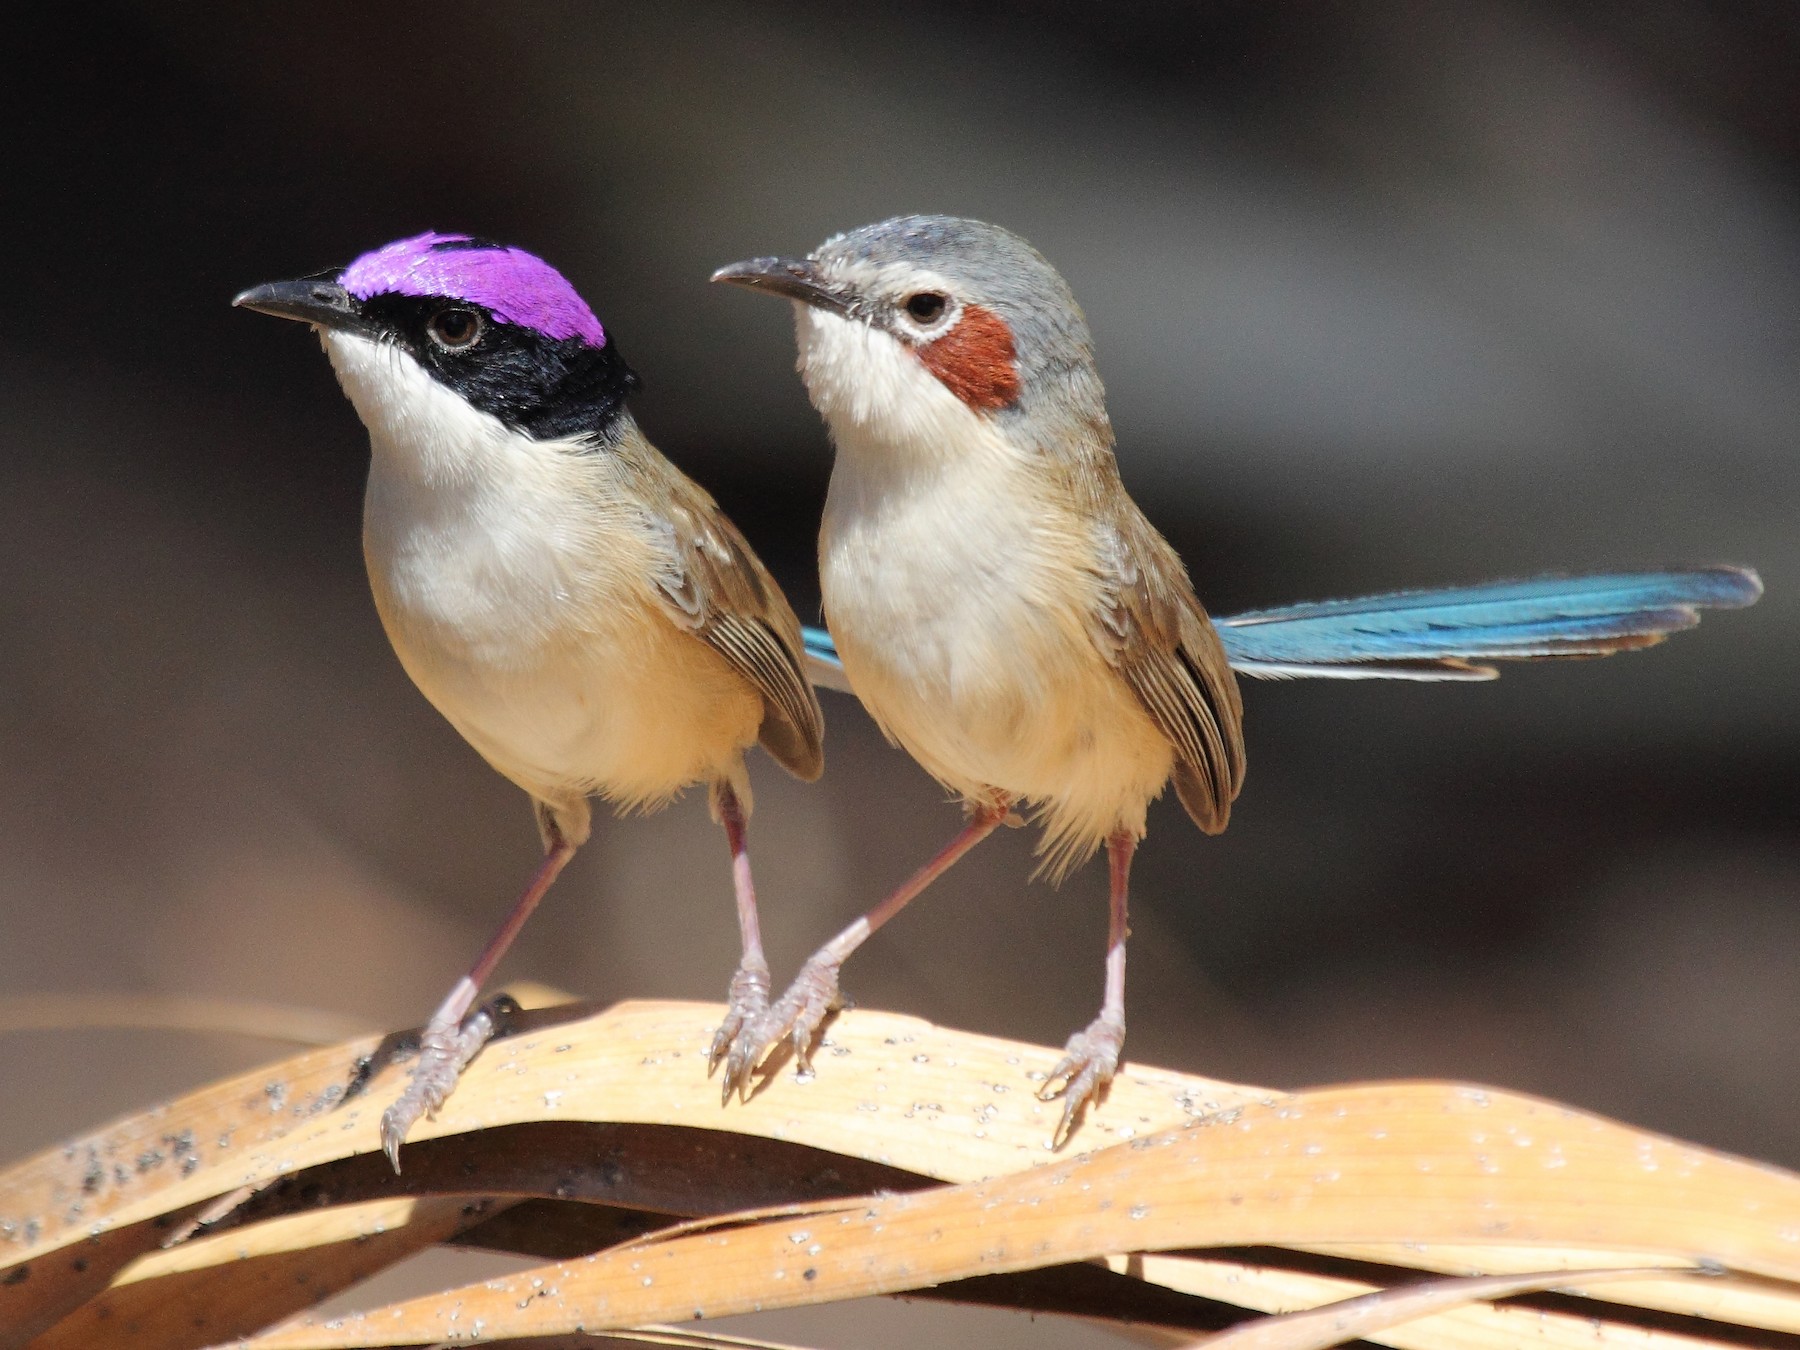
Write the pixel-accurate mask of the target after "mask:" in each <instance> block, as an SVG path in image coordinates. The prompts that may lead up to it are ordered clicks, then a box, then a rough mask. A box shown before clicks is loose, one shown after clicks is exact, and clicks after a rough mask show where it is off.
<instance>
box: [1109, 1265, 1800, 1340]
mask: <svg viewBox="0 0 1800 1350" xmlns="http://www.w3.org/2000/svg"><path fill="white" fill-rule="evenodd" d="M1505 1254H1506V1255H1508V1256H1516V1257H1518V1258H1519V1259H1521V1260H1523V1261H1526V1262H1529V1261H1530V1260H1531V1258H1532V1257H1533V1256H1539V1257H1541V1256H1542V1255H1544V1253H1543V1252H1542V1251H1540V1250H1538V1249H1534V1248H1515V1249H1513V1250H1512V1251H1510V1252H1507V1253H1505ZM1106 1264H1107V1265H1108V1266H1109V1267H1111V1268H1113V1269H1115V1270H1122V1269H1123V1270H1130V1271H1131V1272H1132V1273H1133V1274H1135V1275H1137V1276H1138V1277H1139V1278H1140V1279H1142V1280H1144V1281H1145V1282H1147V1283H1153V1284H1158V1285H1162V1286H1163V1287H1165V1288H1169V1289H1177V1290H1180V1291H1182V1292H1184V1293H1188V1294H1191V1295H1194V1296H1196V1297H1201V1298H1212V1299H1217V1300H1219V1301H1221V1302H1225V1303H1235V1304H1238V1305H1239V1306H1241V1307H1247V1308H1255V1309H1258V1310H1259V1311H1262V1312H1265V1313H1269V1314H1273V1315H1281V1314H1287V1313H1292V1312H1307V1311H1310V1310H1312V1309H1315V1308H1319V1307H1322V1306H1325V1305H1330V1304H1339V1303H1343V1302H1346V1301H1348V1300H1351V1299H1355V1298H1359V1297H1362V1296H1364V1295H1368V1294H1372V1293H1376V1292H1378V1291H1380V1290H1382V1289H1383V1288H1384V1287H1386V1286H1384V1285H1382V1284H1381V1283H1379V1282H1378V1280H1379V1276H1380V1272H1371V1277H1370V1278H1369V1279H1349V1278H1346V1277H1344V1276H1342V1275H1327V1274H1319V1273H1315V1272H1312V1271H1306V1270H1297V1269H1290V1268H1287V1267H1283V1266H1278V1265H1275V1266H1271V1265H1261V1264H1257V1263H1255V1262H1251V1261H1247V1260H1238V1261H1231V1260H1225V1259H1222V1258H1218V1257H1194V1256H1166V1255H1160V1254H1157V1253H1136V1254H1133V1255H1131V1256H1109V1257H1107V1258H1106ZM1644 1268H1645V1269H1659V1270H1672V1271H1682V1270H1692V1269H1693V1268H1694V1267H1693V1265H1692V1263H1691V1262H1688V1261H1684V1260H1681V1259H1678V1258H1665V1261H1664V1262H1662V1263H1658V1264H1657V1265H1655V1266H1651V1267H1644ZM1561 1269H1563V1268H1560V1267H1559V1270H1561ZM1391 1275H1392V1277H1393V1278H1394V1279H1395V1280H1396V1282H1397V1283H1396V1285H1395V1287H1396V1288H1413V1287H1416V1286H1415V1285H1413V1284H1412V1283H1411V1280H1412V1273H1411V1272H1408V1271H1404V1270H1395V1271H1392V1272H1391ZM1475 1278H1480V1277H1475ZM1503 1278H1516V1277H1503ZM1567 1278H1568V1275H1567V1273H1566V1270H1565V1271H1564V1273H1561V1274H1559V1275H1558V1276H1557V1277H1556V1280H1555V1282H1556V1283H1557V1285H1558V1287H1559V1288H1560V1287H1562V1286H1561V1281H1562V1280H1566V1279H1567ZM1650 1278H1651V1277H1649V1276H1646V1277H1645V1281H1646V1282H1648V1281H1649V1280H1650ZM1727 1278H1729V1277H1724V1276H1721V1277H1718V1279H1719V1280H1720V1282H1724V1280H1725V1279H1727ZM1739 1283H1740V1284H1749V1283H1750V1282H1748V1281H1740V1282H1739ZM1629 1287H1630V1288H1633V1289H1635V1288H1637V1287H1638V1286H1637V1285H1636V1284H1633V1285H1631V1286H1629ZM1619 1292H1621V1291H1618V1290H1613V1289H1609V1290H1608V1291H1607V1295H1606V1297H1607V1298H1608V1300H1609V1301H1610V1302H1613V1303H1623V1302H1624V1300H1623V1299H1620V1298H1619V1297H1618V1293H1619ZM1492 1297H1499V1295H1493V1296H1492ZM1796 1310H1800V1300H1796V1299H1795V1298H1793V1297H1792V1296H1791V1295H1790V1296H1789V1298H1788V1300H1787V1311H1788V1313H1789V1314H1790V1315H1792V1314H1793V1313H1794V1312H1795V1311H1796ZM1241 1325H1244V1326H1255V1325H1260V1323H1259V1322H1249V1323H1243V1324H1241ZM1748 1325H1750V1326H1759V1325H1760V1323H1756V1322H1751V1323H1749V1324H1748ZM1361 1334H1362V1336H1363V1338H1364V1339H1366V1340H1371V1341H1378V1342H1380V1343H1382V1344H1384V1345H1391V1346H1394V1347H1396V1350H1513V1347H1514V1346H1517V1345H1518V1344H1519V1343H1520V1342H1521V1341H1523V1340H1527V1339H1528V1340H1529V1341H1530V1342H1531V1344H1532V1345H1533V1346H1534V1347H1538V1350H1596V1347H1607V1346H1631V1347H1633V1350H1645V1346H1646V1345H1647V1344H1649V1343H1656V1344H1663V1343H1664V1340H1663V1339H1658V1338H1664V1339H1666V1338H1667V1337H1668V1336H1669V1335H1670V1333H1668V1332H1666V1331H1661V1330H1653V1329H1651V1328H1647V1327H1646V1326H1644V1325H1641V1324H1640V1323H1639V1321H1638V1320H1637V1319H1636V1318H1634V1317H1632V1316H1631V1315H1630V1314H1629V1313H1627V1312H1626V1311H1625V1310H1624V1309H1622V1308H1619V1307H1608V1306H1606V1305H1605V1304H1602V1303H1595V1304H1594V1305H1593V1307H1592V1308H1591V1309H1582V1308H1569V1309H1566V1310H1547V1309H1544V1308H1541V1307H1524V1306H1518V1305H1513V1306H1505V1305H1498V1306H1497V1305H1495V1304H1491V1303H1470V1304H1466V1305H1465V1306H1461V1307H1456V1308H1453V1309H1451V1310H1450V1311H1446V1312H1438V1313H1433V1314H1430V1315H1428V1316H1424V1317H1421V1318H1419V1319H1418V1320H1415V1321H1411V1322H1403V1323H1400V1324H1398V1325H1395V1326H1393V1327H1390V1328H1389V1329H1387V1330H1385V1331H1374V1330H1370V1331H1366V1332H1363V1333H1361ZM1676 1341H1677V1342H1678V1343H1679V1344H1680V1345H1682V1346H1687V1347H1697V1346H1702V1345H1712V1344H1714V1342H1712V1341H1710V1340H1707V1339H1705V1338H1699V1339H1696V1338H1692V1337H1677V1338H1676ZM1182 1344H1191V1342H1183V1343H1182Z"/></svg>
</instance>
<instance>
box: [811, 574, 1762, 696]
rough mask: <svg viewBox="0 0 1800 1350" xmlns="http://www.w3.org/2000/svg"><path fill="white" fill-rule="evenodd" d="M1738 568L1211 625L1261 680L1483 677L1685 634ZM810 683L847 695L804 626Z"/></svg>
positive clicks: (1741, 585) (1724, 605) (1549, 583)
mask: <svg viewBox="0 0 1800 1350" xmlns="http://www.w3.org/2000/svg"><path fill="white" fill-rule="evenodd" d="M1761 594H1762V581H1761V579H1759V578H1758V577H1757V575H1756V573H1755V572H1753V571H1751V570H1750V569H1749V568H1744V567H1703V568H1696V569H1693V570H1688V571H1679V572H1615V573H1605V574H1602V575H1599V576H1587V577H1537V578H1534V579H1532V580H1530V581H1493V582H1487V583H1485V584H1483V585H1478V586H1457V587H1451V588H1449V589H1445V590H1436V591H1391V592H1389V593H1387V594H1385V595H1370V596H1364V597H1362V598H1361V599H1356V600H1326V601H1323V602H1321V603H1318V604H1304V605H1287V606H1284V607H1283V608H1281V609H1259V610H1251V611H1250V612H1249V613H1247V614H1234V615H1231V616H1230V617H1229V618H1223V619H1217V620H1215V623H1216V624H1217V626H1218V629H1219V637H1220V639H1221V640H1222V641H1223V642H1224V644H1225V650H1226V652H1227V654H1228V655H1229V656H1230V657H1231V668H1232V669H1233V670H1235V671H1237V672H1238V673H1239V674H1242V675H1251V676H1256V677H1258V678H1262V679H1286V678H1302V677H1312V678H1326V679H1340V680H1383V679H1385V680H1487V679H1492V678H1493V677H1494V676H1495V675H1496V674H1497V673H1498V672H1497V671H1495V670H1494V668H1493V667H1492V666H1490V665H1487V664H1485V663H1487V662H1490V661H1522V660H1525V661H1528V660H1544V659H1548V658H1556V657H1571V656H1605V655H1607V654H1608V653H1611V652H1619V651H1630V650H1632V649H1634V648H1637V647H1648V646H1651V645H1653V644H1655V643H1658V642H1661V641H1662V640H1663V638H1665V637H1667V636H1668V635H1669V634H1670V633H1675V632H1679V631H1680V630H1682V629H1684V628H1692V627H1693V626H1694V625H1695V624H1697V623H1699V622H1700V611H1701V610H1703V609H1739V608H1742V607H1743V606H1745V605H1750V604H1754V603H1755V602H1756V599H1757V597H1758V596H1760V595H1761ZM805 640H806V655H807V664H808V667H809V674H811V675H812V677H813V682H814V683H815V684H819V685H822V686H824V687H826V688H830V689H847V688H848V687H849V686H848V684H847V682H846V681H845V679H844V668H843V666H842V664H841V663H839V661H838V658H837V648H836V646H835V645H833V643H832V641H831V635H830V634H829V633H827V632H826V631H825V630H824V629H822V628H808V629H806V630H805Z"/></svg>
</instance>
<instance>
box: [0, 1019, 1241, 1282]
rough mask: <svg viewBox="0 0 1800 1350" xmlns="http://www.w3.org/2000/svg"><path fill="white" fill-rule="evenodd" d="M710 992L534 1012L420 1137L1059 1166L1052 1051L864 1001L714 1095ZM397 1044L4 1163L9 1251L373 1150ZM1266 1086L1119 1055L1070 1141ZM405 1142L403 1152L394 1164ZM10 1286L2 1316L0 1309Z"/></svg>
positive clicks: (934, 1169)
mask: <svg viewBox="0 0 1800 1350" xmlns="http://www.w3.org/2000/svg"><path fill="white" fill-rule="evenodd" d="M719 1016H720V1009H719V1007H718V1005H716V1004H694V1003H624V1004H619V1005H617V1006H615V1007H613V1008H610V1009H608V1010H606V1011H604V1012H601V1013H598V1014H593V1015H588V1016H581V1015H580V1014H579V1010H569V1009H553V1010H549V1011H547V1012H538V1013H527V1014H525V1015H524V1016H522V1017H521V1019H520V1025H521V1028H522V1029H521V1030H520V1031H519V1032H518V1033H516V1034H514V1035H512V1036H509V1037H506V1038H504V1039H500V1040H496V1041H494V1042H493V1043H492V1044H491V1045H489V1046H488V1047H487V1048H486V1049H485V1050H484V1051H483V1052H482V1053H481V1055H480V1056H478V1057H477V1058H476V1060H475V1061H474V1063H472V1064H471V1065H470V1066H469V1069H468V1071H467V1072H466V1073H465V1074H464V1075H463V1078H462V1080H461V1082H460V1083H459V1085H458V1087H457V1090H456V1092H455V1093H454V1094H453V1095H452V1096H451V1098H450V1100H449V1102H448V1103H446V1104H445V1106H444V1108H443V1110H442V1111H441V1112H440V1113H439V1115H438V1116H437V1118H436V1119H434V1120H428V1121H422V1122H420V1124H419V1126H418V1127H417V1128H415V1130H414V1131H413V1134H412V1138H413V1139H414V1140H420V1141H422V1140H426V1139H433V1138H441V1137H444V1136H447V1135H452V1134H459V1133H463V1132H466V1131H471V1130H481V1129H489V1128H492V1127H495V1126H499V1125H508V1124H514V1123H518V1122H529V1121H616V1122H627V1123H643V1124H656V1125H685V1126H693V1127H698V1128H702V1129H708V1130H714V1131H731V1132H733V1133H737V1134H745V1135H751V1136H756V1137H760V1138H766V1139H774V1140H783V1141H791V1142H794V1143H800V1144H806V1145H810V1146H812V1147H814V1148H820V1149H825V1150H829V1151H831V1152H833V1153H841V1154H845V1155H848V1156H850V1157H853V1158H863V1159H867V1160H869V1161H872V1162H877V1163H882V1164H885V1165H888V1166H891V1167H897V1168H901V1169H903V1170H905V1171H910V1172H914V1173H917V1174H919V1175H921V1176H928V1177H935V1178H939V1179H941V1180H948V1181H966V1180H971V1179H974V1178H977V1177H983V1176H992V1175H996V1174H998V1173H1001V1172H1009V1171H1016V1170H1018V1169H1020V1168H1022V1167H1031V1166H1042V1165H1046V1164H1050V1163H1054V1162H1055V1161H1056V1159H1057V1155H1055V1154H1053V1153H1051V1152H1050V1151H1049V1149H1048V1147H1047V1141H1048V1140H1049V1138H1050V1133H1051V1130H1052V1129H1053V1127H1054V1125H1055V1122H1056V1118H1057V1115H1058V1113H1059V1112H1060V1110H1061V1108H1060V1105H1058V1104H1054V1103H1052V1104H1049V1105H1046V1104H1044V1103H1042V1102H1039V1101H1038V1100H1037V1098H1036V1095H1035V1093H1034V1091H1033V1090H1032V1089H1033V1087H1034V1084H1035V1083H1037V1082H1042V1081H1043V1079H1044V1077H1045V1076H1046V1075H1047V1074H1048V1072H1049V1070H1050V1069H1051V1068H1052V1067H1053V1066H1054V1065H1055V1063H1056V1060H1057V1058H1058V1052H1057V1051H1054V1050H1051V1049H1047V1048H1045V1047H1040V1046H1027V1045H1020V1044H1018V1043H1016V1042H1012V1041H1003V1040H999V1039H996V1038H993V1037H986V1036H974V1035H969V1034H967V1033H961V1032H955V1031H948V1030H945V1029H944V1028H941V1027H935V1026H932V1025H931V1024H930V1023H928V1022H924V1021H921V1020H919V1019H917V1018H910V1017H900V1016H896V1015H894V1014H891V1013H879V1012H872V1011H862V1010H858V1011H856V1012H853V1013H849V1014H846V1015H845V1016H843V1017H841V1018H838V1019H837V1020H836V1021H835V1022H834V1023H833V1024H832V1025H831V1027H830V1029H829V1030H830V1034H829V1035H828V1036H827V1038H826V1040H825V1043H824V1044H823V1045H822V1046H821V1048H820V1051H819V1054H818V1062H819V1072H818V1073H817V1074H816V1075H814V1076H813V1077H812V1078H810V1079H808V1080H806V1081H801V1080H797V1079H795V1078H793V1077H792V1076H788V1075H783V1076H782V1077H781V1078H780V1079H778V1080H776V1081H772V1082H770V1083H769V1084H768V1085H767V1086H766V1087H765V1088H763V1089H761V1090H759V1091H758V1092H757V1093H756V1094H755V1095H754V1096H753V1097H752V1098H751V1100H750V1101H749V1102H747V1103H744V1104H741V1105H740V1104H737V1103H733V1104H732V1105H731V1106H730V1107H729V1108H721V1106H720V1105H719V1093H718V1084H717V1082H716V1080H712V1079H709V1078H708V1076H707V1072H706V1060H707V1051H708V1049H709V1047H710V1045H711V1040H712V1033H713V1029H714V1027H716V1026H717V1024H718V1018H719ZM401 1042H402V1038H399V1037H388V1038H386V1039H384V1040H377V1039H375V1038H372V1037H370V1038H364V1039H363V1040H360V1041H352V1042H350V1043H349V1044H347V1045H343V1046H338V1047H335V1048H333V1049H329V1050H318V1051H314V1052H311V1053H308V1054H303V1055H299V1056H296V1057H295V1058H293V1059H291V1060H288V1061H286V1062H284V1063H282V1064H278V1065H273V1066H271V1067H270V1068H268V1069H265V1070H259V1071H256V1072H252V1073H249V1074H243V1075H240V1076H238V1077H236V1078H232V1079H227V1080H223V1081H221V1082H219V1083H216V1084H212V1085H210V1086H208V1087H205V1088H202V1089H201V1090H199V1091H197V1092H194V1093H191V1094H189V1095H188V1096H186V1097H184V1098H181V1099H180V1100H178V1101H175V1102H172V1103H170V1104H168V1105H166V1106H161V1107H158V1108H156V1109H155V1110H152V1111H148V1112H145V1113H143V1114H141V1115H137V1116H133V1117H130V1118H128V1119H126V1120H124V1121H121V1122H119V1123H117V1124H115V1125H112V1126H108V1127H107V1128H105V1129H102V1130H98V1131H96V1132H94V1133H92V1134H90V1135H87V1136H85V1137H82V1138H79V1139H75V1140H72V1141H70V1142H69V1143H67V1144H64V1145H61V1146H58V1147H56V1148H53V1149H49V1150H46V1151H45V1152H43V1153H40V1154H38V1155H37V1156H36V1157H34V1158H30V1159H27V1160H25V1161H24V1162H22V1163H19V1164H18V1165H16V1166H14V1167H12V1168H10V1169H8V1170H6V1171H5V1172H3V1173H0V1262H5V1263H6V1265H13V1264H15V1263H19V1262H23V1261H28V1260H31V1259H33V1258H34V1257H37V1256H40V1255H42V1254H44V1253H47V1252H51V1251H54V1250H56V1249H58V1248H60V1247H63V1246H66V1245H68V1244H70V1243H74V1242H79V1241H85V1240H87V1239H88V1238H89V1237H90V1236H91V1235H92V1234H93V1233H95V1232H96V1231H98V1232H106V1231H108V1230H110V1229H112V1228H115V1227H118V1226H121V1225H125V1224H130V1223H135V1222H137V1221H139V1220H141V1219H146V1218H151V1217H154V1216H156V1215H158V1214H160V1213H164V1212H166V1211H168V1210H172V1209H175V1208H178V1207H181V1206H183V1205H187V1204H192V1203H197V1202H201V1201H205V1200H208V1199H211V1198H212V1197H215V1196H219V1195H223V1194H227V1193H229V1192H231V1191H233V1190H236V1189H237V1188H239V1187H241V1186H259V1185H262V1184H264V1183H267V1182H269V1181H272V1180H274V1179H276V1178H278V1177H281V1176H285V1175H287V1174H289V1173H292V1172H294V1171H297V1170H299V1169H301V1168H306V1167H313V1166H316V1165H318V1164H321V1163H326V1162H330V1161H333V1160H335V1159H340V1158H346V1157H349V1156H352V1155H356V1154H365V1153H371V1154H372V1153H374V1152H375V1151H376V1149H377V1148H378V1141H377V1122H378V1121H379V1119H380V1116H381V1111H382V1109H383V1108H384V1107H385V1106H386V1105H387V1103H388V1102H389V1101H390V1100H391V1099H392V1098H393V1097H394V1095H396V1094H397V1093H398V1092H399V1089H400V1083H401V1081H402V1079H403V1077H404V1073H405V1065H404V1064H403V1063H401V1062H399V1056H398V1049H399V1046H400V1045H401ZM1271 1095H1272V1094H1269V1093H1267V1092H1264V1091H1262V1090H1260V1089H1254V1088H1244V1087H1239V1086H1237V1085H1234V1084H1229V1083H1220V1082H1216V1081H1213V1080H1210V1079H1205V1078H1198V1077H1194V1076H1191V1075H1182V1074H1175V1073H1170V1072H1167V1071H1165V1070H1159V1069H1152V1068H1146V1067H1140V1066H1138V1065H1127V1066H1126V1067H1125V1069H1124V1071H1123V1072H1121V1074H1120V1075H1119V1077H1118V1078H1117V1079H1116V1080H1115V1081H1114V1083H1113V1086H1112V1090H1111V1093H1110V1095H1109V1097H1108V1100H1107V1102H1106V1103H1105V1105H1104V1106H1102V1107H1101V1108H1100V1109H1099V1110H1098V1111H1095V1112H1093V1113H1091V1116H1090V1119H1089V1121H1088V1123H1087V1124H1086V1125H1085V1126H1084V1127H1083V1130H1082V1133H1081V1134H1080V1135H1079V1136H1078V1138H1079V1141H1080V1142H1081V1143H1083V1144H1087V1145H1091V1146H1098V1145H1101V1144H1105V1143H1110V1142H1113V1141H1116V1140H1119V1139H1130V1138H1134V1137H1137V1136H1140V1135H1142V1134H1146V1133H1150V1132H1152V1131H1155V1130H1161V1129H1167V1128H1168V1127H1170V1126H1172V1125H1179V1124H1182V1123H1184V1122H1187V1121H1191V1120H1194V1119H1198V1118H1200V1117H1202V1116H1204V1115H1206V1114H1208V1113H1209V1112H1212V1111H1216V1110H1219V1109H1221V1108H1223V1107H1227V1106H1232V1105H1236V1104H1239V1103H1242V1102H1246V1101H1251V1100H1257V1099H1267V1098H1269V1097H1270V1096H1271ZM406 1157H407V1154H406V1153H405V1152H403V1153H402V1155H401V1160H402V1163H404V1162H405V1160H406ZM4 1290H5V1286H4V1284H3V1283H0V1318H3V1317H4V1312H5V1308H4Z"/></svg>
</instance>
